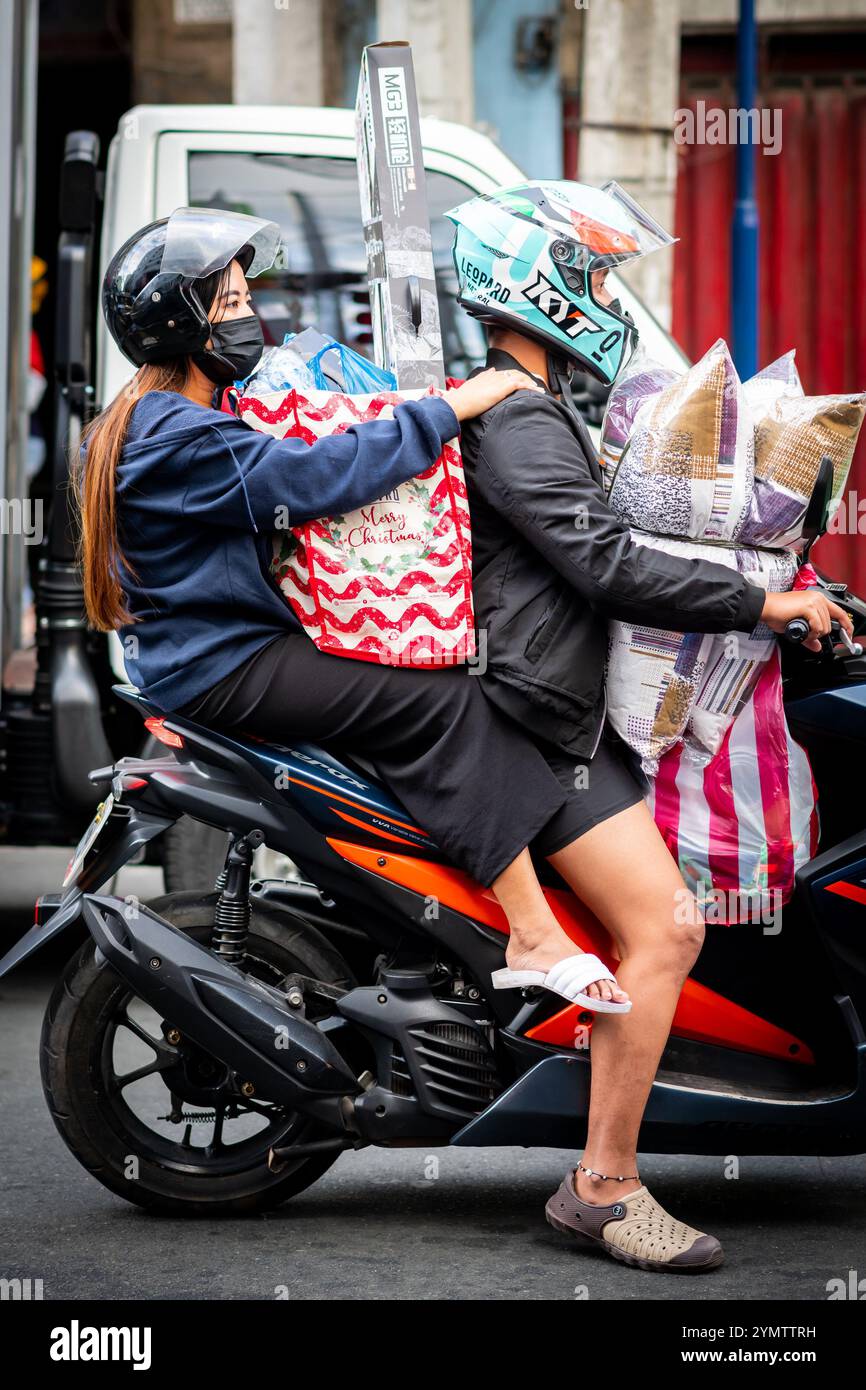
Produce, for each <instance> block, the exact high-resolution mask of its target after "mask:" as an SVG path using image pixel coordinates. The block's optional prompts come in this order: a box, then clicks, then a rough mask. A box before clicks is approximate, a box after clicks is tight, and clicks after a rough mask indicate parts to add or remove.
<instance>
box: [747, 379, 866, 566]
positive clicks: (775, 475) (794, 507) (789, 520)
mask: <svg viewBox="0 0 866 1390" xmlns="http://www.w3.org/2000/svg"><path fill="white" fill-rule="evenodd" d="M864 411H866V395H849V396H804V395H802V394H801V395H799V396H797V395H790V394H788V395H780V396H778V397H777V398H776V399H775V400H771V401H768V402H766V404H765V407H764V410H763V413H762V414H759V415H758V418H757V420H756V424H755V482H754V488H753V493H752V499H751V503H750V506H749V512H748V515H747V517H746V518H745V520H744V522H743V525H742V527H741V529H740V531H739V533H738V539H739V540H740V541H741V542H742V543H743V544H744V545H773V546H788V547H790V548H792V549H794V550H798V551H799V550H802V548H803V521H804V518H805V515H806V508H807V507H808V504H809V499H810V497H811V496H812V492H813V490H814V487H815V483H816V481H817V477H818V469H819V467H820V464H821V460H822V458H823V457H824V455H825V454H827V455H829V457H830V459H831V461H832V464H833V492H832V499H831V502H830V517H831V518H832V517H833V516H834V515H835V513H836V512H837V511H838V509H839V504H840V502H841V501H842V494H843V492H844V490H845V485H846V483H847V481H848V473H849V471H850V468H851V460H852V458H853V457H854V449H855V446H856V444H857V436H858V435H859V433H860V426H861V425H862V424H863V415H864Z"/></svg>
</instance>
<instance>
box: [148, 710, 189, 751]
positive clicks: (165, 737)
mask: <svg viewBox="0 0 866 1390" xmlns="http://www.w3.org/2000/svg"><path fill="white" fill-rule="evenodd" d="M144 727H145V728H146V729H147V731H148V733H150V734H153V736H154V738H155V739H158V740H159V742H160V743H164V744H165V746H166V748H183V739H182V738H181V736H180V734H176V733H175V732H174V730H173V729H167V728H166V727H165V720H164V719H157V718H155V717H154V718H151V719H145V721H144Z"/></svg>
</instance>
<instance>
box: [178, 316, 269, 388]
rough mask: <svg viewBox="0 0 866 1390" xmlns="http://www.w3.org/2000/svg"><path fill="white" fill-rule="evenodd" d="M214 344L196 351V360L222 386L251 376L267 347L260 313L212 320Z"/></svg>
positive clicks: (194, 360) (198, 365)
mask: <svg viewBox="0 0 866 1390" xmlns="http://www.w3.org/2000/svg"><path fill="white" fill-rule="evenodd" d="M210 336H211V341H212V342H213V347H211V348H203V349H202V351H201V352H195V353H193V357H192V360H193V362H194V363H195V365H196V366H197V367H198V368H199V369H200V370H201V371H203V372H204V374H205V376H206V377H207V378H208V379H209V380H210V381H214V382H216V384H217V385H218V386H227V385H228V383H229V382H230V381H239V380H243V379H244V378H246V377H248V376H249V375H250V373H251V372H252V370H253V368H254V367H255V366H256V364H257V363H258V360H259V358H260V357H261V355H262V353H263V352H264V350H265V338H264V334H263V332H262V325H261V323H260V322H259V318H258V315H257V314H247V315H245V317H244V318H242V319H226V320H225V322H223V323H212V324H211V329H210Z"/></svg>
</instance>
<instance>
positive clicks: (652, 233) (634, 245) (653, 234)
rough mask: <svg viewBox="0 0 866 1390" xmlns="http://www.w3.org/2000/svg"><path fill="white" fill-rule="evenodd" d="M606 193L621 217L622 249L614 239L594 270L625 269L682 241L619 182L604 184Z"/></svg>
mask: <svg viewBox="0 0 866 1390" xmlns="http://www.w3.org/2000/svg"><path fill="white" fill-rule="evenodd" d="M601 191H602V193H606V194H607V195H608V197H610V198H613V200H614V202H615V203H616V204H617V209H618V212H619V214H620V215H619V216H618V218H617V223H618V227H619V230H620V232H621V240H622V245H621V246H617V245H616V241H617V238H616V237H613V238H611V242H610V244H609V245H608V246H606V247H604V248H601V249H600V251H599V254H597V255H596V256H594V257H593V263H592V268H593V270H603V269H604V267H605V266H609V265H622V264H624V263H625V262H626V261H634V260H637V258H638V256H648V255H649V253H650V252H651V251H660V250H661V249H662V247H664V246H672V245H673V243H674V242H675V241H679V237H675V236H671V234H670V232H666V231H665V229H664V227H662V226H661V224H660V223H659V222H656V220H655V218H654V217H653V216H652V214H651V213H649V212H647V210H646V208H643V207H641V205H640V203H638V202H636V201H635V199H634V198H633V197H632V196H631V194H630V193H626V191H625V189H624V188H621V187H620V185H619V184H618V183H617V182H616V180H615V179H609V180H608V182H607V183H605V184H602V187H601Z"/></svg>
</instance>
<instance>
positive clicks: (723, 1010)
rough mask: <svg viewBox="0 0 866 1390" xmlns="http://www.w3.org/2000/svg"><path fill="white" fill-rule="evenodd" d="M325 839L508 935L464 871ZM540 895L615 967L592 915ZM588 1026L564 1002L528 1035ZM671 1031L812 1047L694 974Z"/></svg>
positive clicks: (798, 1057)
mask: <svg viewBox="0 0 866 1390" xmlns="http://www.w3.org/2000/svg"><path fill="white" fill-rule="evenodd" d="M328 844H329V845H330V846H331V848H332V849H333V850H334V851H335V853H337V854H339V855H340V856H341V858H343V859H345V860H346V861H347V862H349V863H351V864H357V865H358V867H359V868H362V869H367V870H369V872H370V873H374V874H378V875H379V876H380V877H382V878H384V879H387V880H388V881H389V882H391V883H399V884H400V885H401V886H402V887H404V888H409V889H411V891H412V892H413V893H417V894H418V895H419V897H422V898H435V899H436V900H437V901H438V902H440V903H442V904H443V905H444V906H445V907H448V908H451V910H452V911H454V912H460V913H462V914H463V916H465V917H471V918H473V919H474V920H475V921H476V922H480V923H481V924H482V925H483V926H486V927H493V928H494V929H495V930H496V931H501V932H502V934H503V935H504V936H507V935H508V922H507V920H506V917H505V913H504V912H503V911H502V908H501V907H500V906H499V903H498V902H497V901H496V898H495V896H494V894H493V893H492V892H491V890H490V889H489V888H482V887H481V885H480V884H479V883H477V882H476V881H475V879H474V878H472V877H471V876H470V875H469V874H467V873H464V872H463V871H462V870H460V869H453V868H451V867H449V866H448V865H442V864H436V863H433V862H430V861H428V860H425V859H417V858H415V857H414V856H412V855H406V854H399V853H394V854H392V853H391V852H390V850H388V849H387V848H386V846H384V845H383V846H382V848H381V849H371V848H370V847H369V846H367V845H356V844H352V843H351V842H350V841H348V840H337V839H334V838H329V839H328ZM544 895H545V897H546V898H547V901H548V902H549V904H550V906H551V908H552V910H553V913H554V916H555V917H556V919H557V921H558V922H559V924H560V926H561V927H562V928H563V930H564V931H565V932H566V934H567V935H568V936H570V937H571V940H572V941H573V942H574V943H575V944H576V945H577V946H578V947H579V948H580V950H582V951H591V952H593V953H594V954H595V955H597V956H599V957H600V958H601V959H602V960H604V961H606V962H609V963H610V964H611V967H612V969H614V968H615V965H616V964H618V963H619V962H618V959H617V957H616V955H615V954H614V952H613V951H612V950H611V943H610V938H609V936H608V934H607V932H606V931H605V929H604V927H603V926H602V924H601V922H599V920H598V918H597V917H596V916H595V915H594V914H593V913H592V912H590V910H589V909H588V908H587V907H584V905H583V904H582V903H581V902H580V901H579V899H578V898H576V897H575V896H574V895H573V894H572V893H569V892H568V891H566V890H564V889H558V888H545V890H544ZM591 1028H592V1014H591V1013H590V1012H588V1011H587V1010H585V1009H582V1008H581V1007H580V1005H577V1004H569V1005H567V1007H566V1008H564V1009H561V1010H560V1012H559V1013H556V1014H553V1015H552V1016H551V1017H550V1018H548V1019H545V1020H544V1022H543V1023H539V1024H537V1025H536V1027H534V1028H531V1029H529V1030H528V1031H527V1033H526V1037H528V1038H532V1039H533V1040H534V1041H536V1042H543V1043H548V1044H549V1045H551V1046H553V1047H574V1045H575V1038H576V1037H578V1036H580V1037H581V1038H582V1039H583V1042H582V1045H584V1046H585V1040H586V1038H587V1033H588V1030H591ZM671 1034H672V1035H676V1036H677V1037H679V1038H688V1039H690V1040H691V1041H693V1042H703V1043H713V1044H715V1045H716V1046H718V1047H730V1048H734V1049H735V1050H736V1051H738V1052H752V1053H755V1054H757V1055H759V1056H762V1057H777V1058H781V1059H784V1060H786V1061H790V1062H802V1063H805V1064H808V1065H814V1062H815V1058H814V1054H813V1053H812V1050H811V1048H809V1047H808V1046H807V1044H806V1043H804V1042H803V1041H802V1039H800V1038H798V1037H795V1035H794V1034H793V1033H788V1032H787V1031H786V1030H785V1029H784V1028H777V1027H776V1025H775V1024H774V1023H769V1022H767V1020H766V1019H763V1018H761V1017H760V1016H759V1015H758V1014H754V1013H752V1012H751V1011H750V1010H749V1009H744V1008H742V1007H741V1006H740V1005H739V1004H735V1003H733V1001H732V1000H730V999H726V998H725V997H724V996H723V995H721V994H717V993H716V991H715V990H712V989H709V988H708V987H707V986H706V985H702V984H699V983H698V981H697V980H691V979H690V980H686V983H685V985H684V986H683V989H682V993H681V994H680V998H679V1002H678V1004H677V1008H676V1013H675V1014H674V1019H673V1023H672V1025H671Z"/></svg>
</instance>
